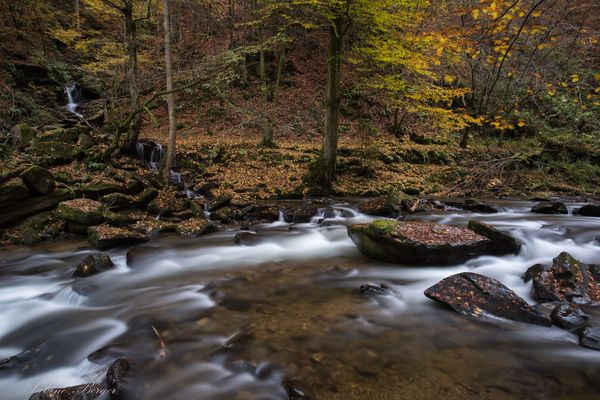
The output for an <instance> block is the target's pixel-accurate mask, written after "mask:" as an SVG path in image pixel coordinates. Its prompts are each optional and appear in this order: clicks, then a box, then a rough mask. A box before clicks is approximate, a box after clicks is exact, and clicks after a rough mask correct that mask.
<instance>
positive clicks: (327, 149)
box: [316, 17, 343, 188]
mask: <svg viewBox="0 0 600 400" xmlns="http://www.w3.org/2000/svg"><path fill="white" fill-rule="evenodd" d="M342 30H343V27H342V19H341V18H339V17H338V18H336V19H335V20H333V23H332V25H331V27H330V28H329V54H328V57H327V89H326V99H325V107H326V111H325V132H324V135H323V150H322V153H321V165H320V166H319V168H320V171H318V176H317V177H316V178H317V179H316V183H317V184H320V185H321V186H322V187H324V188H329V187H331V184H332V183H333V181H334V180H335V164H336V157H337V148H338V131H339V119H340V78H341V67H342V36H341V35H340V32H342Z"/></svg>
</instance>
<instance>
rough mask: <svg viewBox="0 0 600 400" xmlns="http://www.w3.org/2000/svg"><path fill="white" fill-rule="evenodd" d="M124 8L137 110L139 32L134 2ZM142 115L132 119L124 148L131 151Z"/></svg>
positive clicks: (131, 86)
mask: <svg viewBox="0 0 600 400" xmlns="http://www.w3.org/2000/svg"><path fill="white" fill-rule="evenodd" d="M129 4H130V6H128V7H126V8H125V9H124V12H123V14H124V17H125V36H126V40H127V80H128V83H129V99H130V103H131V109H132V110H136V109H137V108H138V107H139V105H140V99H139V85H138V60H137V32H136V30H137V29H136V28H137V27H136V23H135V19H134V15H133V2H131V3H129ZM141 122H142V121H141V117H140V115H139V114H137V115H136V117H135V118H134V119H133V120H132V122H131V125H130V126H129V132H128V134H127V138H126V141H125V145H124V146H123V148H122V150H124V151H126V152H131V151H133V150H135V146H136V144H137V141H138V136H139V132H140V125H141Z"/></svg>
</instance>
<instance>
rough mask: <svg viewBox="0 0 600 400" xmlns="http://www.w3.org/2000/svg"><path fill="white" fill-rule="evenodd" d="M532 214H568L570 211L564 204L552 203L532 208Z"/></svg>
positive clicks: (544, 203)
mask: <svg viewBox="0 0 600 400" xmlns="http://www.w3.org/2000/svg"><path fill="white" fill-rule="evenodd" d="M531 212H532V213H536V214H568V213H569V210H568V209H567V206H566V205H565V204H564V203H561V202H560V201H552V202H541V203H538V204H536V205H535V206H533V207H532V208H531Z"/></svg>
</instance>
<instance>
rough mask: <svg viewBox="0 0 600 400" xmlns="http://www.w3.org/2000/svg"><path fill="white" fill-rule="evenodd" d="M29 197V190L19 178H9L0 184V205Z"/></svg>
mask: <svg viewBox="0 0 600 400" xmlns="http://www.w3.org/2000/svg"><path fill="white" fill-rule="evenodd" d="M28 197H29V190H28V189H27V186H26V185H25V183H23V181H22V180H21V179H18V178H16V179H11V180H10V181H8V182H6V183H4V184H3V185H0V207H2V208H4V207H7V206H11V205H14V204H16V203H18V202H20V201H21V200H24V199H26V198H28Z"/></svg>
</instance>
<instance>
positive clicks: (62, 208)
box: [56, 199, 105, 225]
mask: <svg viewBox="0 0 600 400" xmlns="http://www.w3.org/2000/svg"><path fill="white" fill-rule="evenodd" d="M104 211H105V209H104V205H103V204H102V203H100V202H98V201H95V200H90V199H74V200H67V201H63V202H62V203H60V204H59V205H58V208H57V209H56V215H57V216H59V217H60V218H62V219H63V220H65V221H68V222H75V223H77V224H82V225H96V224H101V223H102V222H104Z"/></svg>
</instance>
